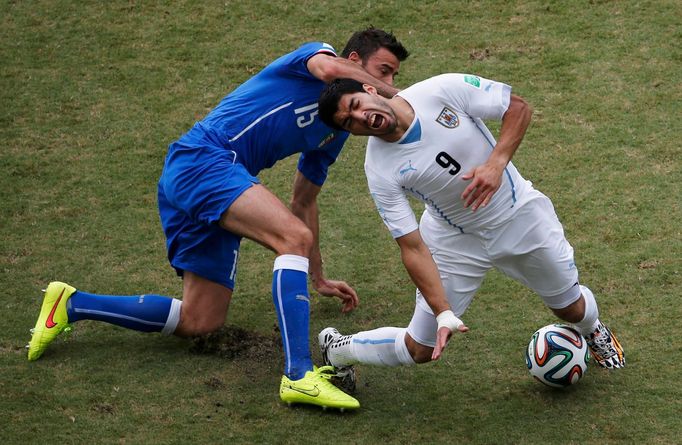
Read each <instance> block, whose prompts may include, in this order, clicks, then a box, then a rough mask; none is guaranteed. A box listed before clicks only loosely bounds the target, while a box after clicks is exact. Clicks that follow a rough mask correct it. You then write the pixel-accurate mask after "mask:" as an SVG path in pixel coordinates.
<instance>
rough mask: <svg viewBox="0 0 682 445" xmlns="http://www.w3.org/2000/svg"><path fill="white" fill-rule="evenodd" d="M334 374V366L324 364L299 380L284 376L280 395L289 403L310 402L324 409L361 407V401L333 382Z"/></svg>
mask: <svg viewBox="0 0 682 445" xmlns="http://www.w3.org/2000/svg"><path fill="white" fill-rule="evenodd" d="M334 375H335V373H334V368H333V367H332V366H323V367H321V368H318V367H314V368H313V370H312V371H308V372H306V373H305V376H304V377H303V378H302V379H299V380H289V378H288V377H287V376H282V384H281V385H280V387H279V397H280V398H281V399H282V401H284V402H286V403H288V404H289V405H291V404H292V403H308V404H311V405H319V406H321V407H322V408H324V409H327V408H338V409H340V410H341V411H343V410H346V409H358V408H360V402H358V401H357V400H355V399H354V398H353V397H351V396H349V395H348V394H346V393H345V392H343V391H341V390H340V389H339V388H337V387H336V386H334V385H332V384H331V382H330V381H329V379H330V378H332V377H333V376H334Z"/></svg>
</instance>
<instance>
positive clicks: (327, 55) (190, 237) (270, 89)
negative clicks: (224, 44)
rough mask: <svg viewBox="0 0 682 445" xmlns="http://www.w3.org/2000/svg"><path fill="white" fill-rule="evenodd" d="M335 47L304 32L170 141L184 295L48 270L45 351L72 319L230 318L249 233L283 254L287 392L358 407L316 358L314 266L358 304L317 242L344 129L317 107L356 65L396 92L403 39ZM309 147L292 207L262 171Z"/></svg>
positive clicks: (188, 332) (35, 346)
mask: <svg viewBox="0 0 682 445" xmlns="http://www.w3.org/2000/svg"><path fill="white" fill-rule="evenodd" d="M342 56H343V57H336V53H335V51H334V49H333V47H331V46H330V45H328V44H326V43H321V42H313V43H307V44H304V45H302V46H301V47H299V48H298V49H296V50H295V51H293V52H291V53H289V54H286V55H284V56H282V57H280V58H279V59H277V60H275V61H274V62H272V63H271V64H270V65H268V66H266V67H265V68H264V69H263V70H262V71H261V72H259V73H258V74H256V75H255V76H254V77H252V78H251V79H249V80H248V81H246V82H245V83H244V84H242V85H241V86H239V87H238V88H237V89H235V90H234V91H233V92H231V93H230V94H228V95H227V96H226V97H225V98H224V99H223V100H222V101H221V102H220V104H219V105H218V106H217V107H216V108H215V109H213V110H212V111H211V112H210V113H209V114H208V115H207V116H206V117H205V118H204V119H203V120H202V121H200V122H197V123H196V124H195V125H194V126H193V127H192V128H191V129H190V130H189V131H188V132H187V133H185V134H184V135H183V136H182V137H181V138H180V139H179V140H177V141H175V142H173V143H172V144H170V147H169V150H168V154H167V157H166V161H165V165H164V168H163V172H162V174H161V178H160V180H159V184H158V200H159V202H158V204H159V213H160V216H161V223H162V226H163V229H164V233H165V235H166V240H167V241H166V245H167V249H168V258H169V260H170V263H171V265H172V266H173V267H174V268H175V269H176V271H177V273H178V275H180V276H182V277H183V298H182V300H178V299H174V298H170V297H166V296H160V295H133V296H114V295H98V294H91V293H86V292H83V291H80V290H76V289H75V288H73V287H72V286H70V285H68V284H65V283H61V282H52V283H50V284H49V286H48V287H47V290H46V292H45V297H44V300H43V305H42V308H41V312H40V315H39V318H38V321H37V323H36V326H35V328H34V330H33V336H32V339H31V342H30V344H29V351H28V359H29V360H36V359H37V358H39V357H40V356H41V355H42V353H43V352H44V350H45V349H46V348H47V346H48V345H49V343H50V342H51V341H52V340H53V339H54V338H55V337H56V336H57V335H58V334H59V333H60V332H61V331H63V330H64V329H65V328H67V327H68V326H69V324H71V323H74V322H76V321H79V320H84V319H89V320H99V321H105V322H108V323H112V324H115V325H119V326H122V327H126V328H129V329H134V330H138V331H144V332H162V333H165V334H175V335H178V336H184V337H186V336H195V335H202V334H206V333H209V332H212V331H214V330H216V329H218V328H220V327H221V326H223V324H224V322H225V317H226V316H227V310H228V307H229V304H230V300H231V298H232V290H233V288H234V283H235V276H236V273H237V263H238V257H239V245H240V241H241V239H242V237H246V238H249V239H251V240H254V241H256V242H258V243H259V244H261V245H263V246H265V247H267V248H269V249H270V250H272V251H273V252H275V254H276V258H275V262H274V275H273V280H272V295H273V302H274V304H275V309H276V312H277V316H278V320H279V326H280V331H281V335H282V341H283V346H284V356H285V369H284V375H283V376H282V380H281V384H280V398H281V399H282V400H283V401H284V402H287V403H289V404H291V403H309V404H314V405H320V406H323V407H335V408H340V409H355V408H358V407H359V403H358V401H357V400H355V399H354V398H353V397H351V396H349V395H347V394H345V393H344V392H343V391H341V390H339V389H338V388H336V387H335V386H333V385H332V384H331V383H330V382H329V378H330V377H331V376H332V372H333V370H332V368H331V367H321V368H317V367H315V366H313V363H312V359H311V354H310V348H309V326H308V325H309V312H310V308H309V304H310V303H309V296H308V288H307V285H308V275H310V277H311V281H312V283H313V286H314V288H315V289H316V290H317V292H319V293H320V294H322V295H325V296H334V297H337V298H339V299H340V300H341V302H342V304H343V307H342V311H343V312H346V311H350V310H352V309H354V308H355V307H356V306H357V304H358V296H357V294H356V292H355V291H354V290H353V288H352V287H351V286H349V285H348V284H347V283H345V282H344V281H335V280H330V279H327V278H326V277H325V276H324V274H323V270H322V258H321V254H320V250H319V244H318V231H319V226H318V208H317V201H316V199H317V195H318V193H319V191H320V188H321V186H322V184H323V183H324V182H325V179H326V177H327V169H328V167H329V166H330V165H331V164H332V163H334V161H335V160H336V158H337V156H338V155H339V152H340V151H341V148H342V147H343V144H344V142H345V141H346V139H347V138H348V133H347V132H344V131H338V130H334V129H331V128H330V127H328V126H327V125H325V124H324V123H322V122H321V121H320V119H319V117H318V116H317V99H318V97H319V95H320V92H321V91H322V89H323V87H324V85H325V83H326V82H328V81H331V80H332V79H334V78H338V77H350V78H354V79H357V80H358V81H360V82H363V83H367V84H370V85H373V86H374V87H375V88H377V90H378V91H380V92H381V94H384V95H386V96H387V97H392V96H393V95H394V94H395V93H396V92H397V90H396V89H395V88H394V87H393V86H392V84H393V78H394V76H395V75H396V74H397V72H398V69H399V66H400V61H402V60H405V59H406V58H407V56H408V52H407V50H406V49H405V48H404V47H403V45H402V44H401V43H400V42H399V41H397V40H396V39H395V37H394V36H393V35H392V34H390V33H386V32H384V31H382V30H379V29H376V28H373V27H370V28H368V29H366V30H364V31H359V32H357V33H355V34H354V35H353V36H352V37H351V39H350V40H349V41H348V44H347V45H346V48H345V49H344V51H343V53H342ZM295 153H301V155H300V158H299V161H298V171H297V172H296V176H295V180H294V190H293V195H292V201H291V210H289V209H288V208H287V207H286V206H285V205H284V204H283V203H282V202H281V201H280V200H279V199H278V198H277V197H276V196H275V195H274V194H273V193H271V192H270V191H269V190H268V189H267V188H266V187H265V186H263V185H262V184H260V181H259V180H258V178H257V177H256V175H257V174H258V173H259V172H260V171H261V170H263V169H265V168H269V167H272V166H273V165H274V164H275V163H276V162H277V161H279V160H281V159H284V158H286V157H288V156H290V155H292V154H295Z"/></svg>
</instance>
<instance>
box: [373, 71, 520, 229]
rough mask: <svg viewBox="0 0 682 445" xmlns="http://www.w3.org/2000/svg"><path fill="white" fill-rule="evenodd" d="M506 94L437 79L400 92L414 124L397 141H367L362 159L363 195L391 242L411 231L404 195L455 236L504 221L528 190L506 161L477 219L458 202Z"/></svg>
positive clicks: (447, 77)
mask: <svg viewBox="0 0 682 445" xmlns="http://www.w3.org/2000/svg"><path fill="white" fill-rule="evenodd" d="M510 94H511V87H509V86H508V85H505V84H503V83H499V82H494V81H491V80H488V79H484V78H481V77H477V76H471V75H465V74H443V75H440V76H436V77H432V78H431V79H427V80H425V81H422V82H419V83H417V84H414V85H413V86H411V87H409V88H407V89H405V90H403V91H401V92H400V93H398V95H399V96H400V97H402V98H403V99H405V100H406V101H407V102H408V103H409V104H410V105H411V106H412V108H413V109H414V113H415V118H414V121H413V122H412V124H411V125H410V127H409V129H408V130H407V131H406V132H405V134H404V135H403V137H402V138H401V139H400V140H399V141H397V142H386V141H384V140H382V139H380V138H378V137H370V138H369V141H368V143H367V153H366V157H365V173H366V175H367V181H368V184H369V190H370V193H371V194H372V197H373V198H374V202H375V204H376V206H377V209H378V210H379V213H380V214H381V217H382V219H383V220H384V222H385V223H386V226H387V227H388V229H389V230H390V231H391V234H392V235H393V237H394V238H399V237H401V236H403V235H407V234H408V233H410V232H413V231H414V230H417V228H418V224H417V219H416V217H415V215H414V212H413V211H412V208H411V207H410V204H409V202H408V195H411V196H414V197H416V198H417V199H419V200H420V201H422V202H424V203H425V204H426V211H427V212H428V213H429V214H430V216H432V217H433V218H434V219H435V220H437V221H440V222H442V223H443V224H447V225H449V226H451V227H452V228H453V229H454V230H456V231H458V232H461V233H471V232H473V231H477V230H481V229H486V228H490V227H494V226H496V225H498V224H500V223H502V222H504V221H507V220H508V219H509V218H510V217H511V216H512V215H513V213H514V212H515V211H516V208H518V207H519V206H520V205H521V204H522V203H524V202H525V200H526V199H527V195H528V191H529V190H530V189H531V188H532V187H531V184H530V182H528V181H526V180H525V179H523V177H521V175H520V174H519V172H518V171H517V170H516V168H515V167H514V165H513V164H512V163H511V162H510V163H509V164H508V165H507V167H506V168H505V171H504V177H503V178H502V185H501V186H500V188H499V190H498V191H497V192H496V193H495V195H493V197H492V199H491V200H490V202H489V204H488V205H487V206H486V207H481V208H479V209H478V210H476V212H473V211H472V210H471V208H465V207H464V201H463V200H462V198H461V195H462V193H463V192H464V189H465V188H466V186H467V185H468V184H469V182H470V181H464V180H462V178H461V177H462V175H464V174H465V173H467V172H469V171H470V170H472V169H473V168H474V167H477V166H479V165H482V164H484V163H485V162H486V160H487V159H488V157H489V156H490V153H491V151H492V149H493V148H494V146H495V143H496V142H495V139H494V138H493V136H492V134H491V133H490V131H489V130H488V128H487V127H486V126H485V124H484V123H483V120H484V119H497V120H501V119H502V117H503V116H504V113H505V112H506V111H507V108H508V107H509V102H510Z"/></svg>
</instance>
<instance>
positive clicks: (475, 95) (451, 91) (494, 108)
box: [440, 74, 511, 120]
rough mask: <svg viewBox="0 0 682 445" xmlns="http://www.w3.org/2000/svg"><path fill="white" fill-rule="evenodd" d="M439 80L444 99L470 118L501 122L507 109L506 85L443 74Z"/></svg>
mask: <svg viewBox="0 0 682 445" xmlns="http://www.w3.org/2000/svg"><path fill="white" fill-rule="evenodd" d="M440 80H441V88H442V89H443V92H444V94H445V95H446V97H447V98H448V99H449V100H451V101H452V102H453V103H454V104H455V105H457V106H458V108H459V109H460V110H462V111H464V112H465V113H466V114H468V115H469V116H471V117H474V118H476V117H477V118H480V119H483V120H501V119H502V117H503V116H504V113H506V112H507V108H509V102H510V100H511V87H510V86H509V85H507V84H504V83H501V82H496V81H494V80H489V79H485V78H483V77H479V76H474V75H470V74H444V75H442V76H440Z"/></svg>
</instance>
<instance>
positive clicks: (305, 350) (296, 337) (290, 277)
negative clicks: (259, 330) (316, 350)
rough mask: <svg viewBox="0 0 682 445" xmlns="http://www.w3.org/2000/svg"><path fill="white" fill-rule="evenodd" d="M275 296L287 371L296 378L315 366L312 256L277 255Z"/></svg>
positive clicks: (273, 288) (273, 286) (273, 293)
mask: <svg viewBox="0 0 682 445" xmlns="http://www.w3.org/2000/svg"><path fill="white" fill-rule="evenodd" d="M274 272H275V274H274V277H273V280H272V299H273V302H274V304H275V311H276V312H277V319H278V320H279V327H280V332H281V334H282V344H283V346H284V374H285V375H286V376H287V377H289V378H290V379H292V380H298V379H300V378H302V377H303V376H304V375H305V373H306V371H310V370H311V369H313V361H312V358H311V356H310V345H309V326H308V323H309V321H310V300H309V299H308V259H307V258H304V257H301V256H298V255H281V256H278V257H277V258H276V259H275V268H274Z"/></svg>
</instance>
